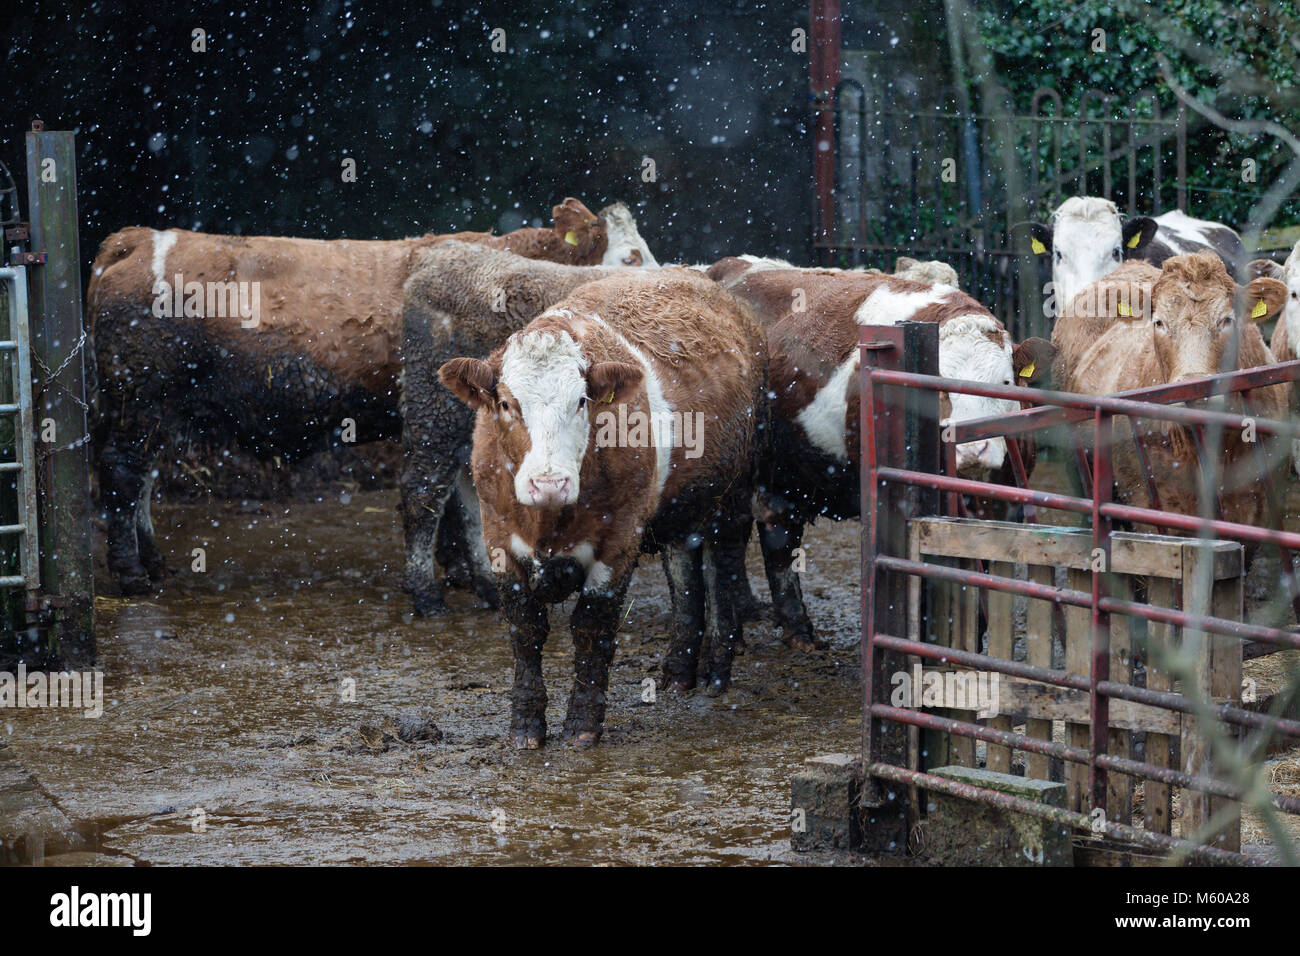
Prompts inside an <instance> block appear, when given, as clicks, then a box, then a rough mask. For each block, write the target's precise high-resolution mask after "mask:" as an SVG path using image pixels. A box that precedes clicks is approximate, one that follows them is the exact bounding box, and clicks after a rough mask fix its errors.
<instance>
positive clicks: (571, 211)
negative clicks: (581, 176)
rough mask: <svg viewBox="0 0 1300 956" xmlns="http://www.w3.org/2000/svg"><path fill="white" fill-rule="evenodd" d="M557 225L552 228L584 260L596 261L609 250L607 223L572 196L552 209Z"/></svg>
mask: <svg viewBox="0 0 1300 956" xmlns="http://www.w3.org/2000/svg"><path fill="white" fill-rule="evenodd" d="M551 216H552V218H553V219H554V222H555V224H554V225H553V226H552V227H551V228H552V229H553V230H554V231H555V232H556V233H557V234H558V235H559V236H560V237H561V238H562V239H563V240H564V241H565V243H566V244H568V245H570V246H574V247H575V249H576V253H577V255H578V256H579V257H580V258H582V259H584V260H585V259H594V258H595V257H599V256H601V255H602V254H603V252H604V250H606V249H607V248H608V245H607V244H608V241H609V232H608V230H607V229H606V227H605V222H604V220H602V219H601V218H600V217H599V216H597V215H596V214H595V213H594V212H592V211H591V210H590V209H588V208H587V207H586V206H584V205H583V204H582V203H580V202H578V200H576V199H574V198H573V197H572V196H570V197H569V198H567V199H565V200H564V202H562V203H560V204H559V205H558V206H552V207H551Z"/></svg>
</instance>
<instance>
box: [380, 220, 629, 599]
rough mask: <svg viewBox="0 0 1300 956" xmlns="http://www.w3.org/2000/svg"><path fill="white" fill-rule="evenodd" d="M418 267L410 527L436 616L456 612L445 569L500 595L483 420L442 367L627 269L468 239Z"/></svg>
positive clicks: (407, 313)
mask: <svg viewBox="0 0 1300 956" xmlns="http://www.w3.org/2000/svg"><path fill="white" fill-rule="evenodd" d="M416 260H417V261H416V265H415V269H414V271H413V272H412V273H411V278H410V279H409V280H408V281H407V283H406V290H405V301H404V302H403V305H402V336H403V338H402V356H403V365H404V369H403V374H402V388H401V415H402V444H403V447H404V450H405V453H406V454H405V456H404V458H403V462H402V523H403V527H404V530H405V534H406V579H405V584H406V589H407V590H408V591H409V592H410V593H411V598H412V600H413V601H414V603H415V611H416V613H417V614H420V615H431V614H443V613H445V612H446V611H447V604H446V601H445V600H444V598H443V587H442V582H441V581H440V580H439V578H438V574H437V564H441V565H442V567H443V570H444V571H446V573H447V578H448V580H449V581H450V582H452V583H454V584H460V585H465V586H468V587H471V588H473V589H474V590H475V591H477V592H478V595H479V597H481V598H482V599H484V600H485V601H487V602H489V603H493V604H494V603H495V602H496V593H497V587H496V578H495V575H493V573H492V570H491V568H490V566H489V563H488V559H487V554H486V552H484V551H483V547H482V545H481V543H480V542H481V539H482V537H483V535H482V528H481V526H480V524H479V509H478V502H477V497H476V496H475V494H474V488H473V484H472V482H471V481H470V479H469V475H468V471H469V454H470V446H471V443H472V440H473V428H474V414H473V412H472V411H471V410H470V409H468V408H466V407H465V405H464V404H463V403H461V402H459V401H457V400H456V398H455V396H453V395H452V394H451V393H450V392H448V391H447V389H446V388H444V387H443V386H442V384H441V382H439V380H438V368H439V366H441V365H442V364H443V363H444V362H448V361H450V360H451V359H453V358H456V357H457V356H463V355H478V356H486V355H488V354H490V353H491V352H492V350H493V349H495V348H496V347H497V346H498V345H500V344H501V343H502V342H504V341H505V340H506V338H507V337H508V336H509V335H510V334H511V333H512V332H517V331H519V330H520V329H522V328H523V327H524V326H525V325H527V324H528V323H529V322H531V321H532V320H533V319H535V318H537V316H538V315H540V314H541V313H542V312H544V311H545V310H546V309H547V308H549V307H550V306H552V305H555V304H556V303H557V302H559V301H560V300H561V299H563V298H564V297H565V296H567V295H568V294H569V293H570V292H572V291H573V290H574V289H576V288H577V287H578V286H580V285H583V284H584V283H587V282H592V281H594V280H596V279H602V278H605V277H608V276H612V275H618V274H619V273H620V272H621V271H622V270H620V269H616V268H607V267H590V266H563V265H558V264H556V263H552V262H535V261H531V260H528V259H521V258H520V257H519V256H516V255H511V254H509V253H506V252H500V251H498V250H495V249H485V248H483V247H482V246H479V245H470V244H467V243H462V242H443V243H439V244H438V245H436V246H433V247H432V248H429V249H425V250H422V251H421V252H420V253H419V254H418V255H417V256H416ZM435 557H436V559H437V563H435Z"/></svg>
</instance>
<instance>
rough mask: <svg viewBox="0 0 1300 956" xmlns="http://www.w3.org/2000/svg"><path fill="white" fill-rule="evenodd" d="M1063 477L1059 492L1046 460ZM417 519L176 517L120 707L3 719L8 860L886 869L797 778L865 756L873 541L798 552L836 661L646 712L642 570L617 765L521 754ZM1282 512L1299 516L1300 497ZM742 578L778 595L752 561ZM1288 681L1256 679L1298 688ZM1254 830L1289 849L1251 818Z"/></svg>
mask: <svg viewBox="0 0 1300 956" xmlns="http://www.w3.org/2000/svg"><path fill="white" fill-rule="evenodd" d="M1044 481H1046V483H1047V485H1048V486H1049V487H1050V486H1052V485H1053V484H1054V482H1053V481H1052V480H1051V476H1050V470H1048V471H1043V470H1042V469H1040V471H1039V472H1036V474H1035V484H1042V483H1043V482H1044ZM349 486H350V487H354V486H351V485H349ZM396 504H397V493H396V492H395V491H392V490H387V491H382V490H381V491H374V490H366V491H362V490H342V489H340V488H339V486H337V485H336V486H335V488H334V490H332V491H331V492H329V494H328V495H327V496H326V497H325V498H324V499H318V500H315V501H311V502H304V501H288V502H286V501H279V502H270V501H268V502H262V503H257V502H244V503H239V502H227V501H218V500H211V499H209V500H200V501H197V502H189V503H174V504H156V505H155V506H154V521H155V524H156V526H157V529H158V533H159V540H160V543H161V544H162V546H163V547H164V549H165V551H166V552H167V553H168V555H169V560H170V564H171V566H172V567H173V568H174V569H177V570H176V573H175V574H174V575H173V576H172V577H171V578H169V579H168V581H167V582H166V583H165V585H164V587H163V588H162V590H161V593H160V594H158V595H157V596H156V597H154V598H151V599H144V600H142V599H123V598H115V597H101V598H100V599H99V600H98V602H97V611H98V630H99V646H100V654H101V660H100V665H101V667H102V669H103V671H104V673H105V674H106V677H105V697H106V701H107V703H106V705H105V712H104V714H103V716H102V717H100V718H98V719H87V718H85V717H82V716H81V715H80V714H75V713H70V712H68V711H58V710H44V711H35V710H5V711H3V712H0V824H3V823H4V822H5V817H6V815H8V816H9V817H10V818H11V819H12V818H13V817H14V816H15V815H16V813H17V811H19V810H21V814H22V817H23V819H24V820H25V821H26V823H25V824H24V826H25V827H26V832H23V829H22V828H18V830H16V831H15V829H14V827H12V826H10V827H9V831H10V832H7V833H6V832H0V843H2V844H6V845H4V846H0V852H2V853H4V854H7V855H0V860H5V861H8V862H17V861H19V859H20V860H24V861H36V860H42V859H43V860H44V861H45V862H46V863H53V864H57V863H89V864H130V863H149V864H176V863H191V864H211V863H229V864H279V863H298V864H311V863H431V864H436V863H465V864H489V863H517V864H523V863H567V864H579V865H582V864H586V865H600V864H700V863H728V864H762V863H805V864H836V863H839V864H844V863H857V864H861V863H871V862H873V861H869V860H865V859H863V858H861V857H858V856H856V855H851V854H835V853H825V854H795V853H793V852H792V851H791V850H790V848H789V810H788V808H789V804H790V791H789V788H790V780H791V777H792V775H793V774H794V773H795V772H796V771H797V770H798V769H799V767H800V765H801V764H802V762H803V760H804V759H805V758H806V757H808V756H811V755H814V754H819V753H830V752H847V751H852V750H854V749H855V746H856V742H857V738H858V733H859V720H858V707H859V702H858V694H859V684H858V668H857V660H856V644H857V639H858V623H859V622H858V600H859V597H858V573H859V571H858V533H859V525H858V524H857V523H856V522H845V523H843V524H840V525H836V524H833V523H829V522H822V523H820V524H818V525H817V526H815V527H814V528H812V529H810V532H809V534H808V536H807V538H806V539H805V543H806V551H807V561H808V567H807V572H806V573H805V575H804V586H805V594H806V596H807V598H808V605H809V610H810V612H811V614H812V617H813V621H814V623H815V625H816V626H817V628H818V630H819V633H820V634H821V635H822V636H823V637H825V638H826V639H827V641H828V648H827V649H826V650H825V651H823V652H819V653H814V654H807V655H802V654H795V653H792V652H790V651H787V650H786V649H785V648H784V646H783V645H782V644H781V643H780V640H779V636H778V632H777V630H776V629H775V628H774V626H773V625H772V624H770V623H769V622H767V621H759V622H755V623H752V624H750V625H749V626H748V627H747V629H746V639H747V643H748V649H747V652H746V653H745V655H744V656H743V657H740V658H738V660H737V666H736V671H735V682H734V685H733V687H732V689H731V690H730V691H729V692H728V693H727V694H726V695H725V696H723V697H721V698H718V699H710V698H708V697H707V696H705V695H704V694H702V693H692V694H689V695H686V696H684V697H665V696H660V697H658V699H657V700H656V701H655V702H653V703H646V702H643V700H642V689H643V685H642V682H643V681H644V679H645V678H647V677H650V678H654V677H657V674H658V668H659V661H660V656H661V654H662V653H663V650H664V647H665V646H666V641H667V629H668V627H669V619H668V615H667V613H666V609H667V605H668V595H667V589H666V585H665V583H664V578H663V574H662V571H661V569H660V568H659V566H658V562H657V559H644V560H643V563H642V567H641V569H640V571H639V572H638V574H637V576H636V579H635V581H634V584H633V587H632V590H631V594H630V597H631V599H632V600H631V605H630V608H629V610H628V614H627V618H626V621H625V623H624V625H623V627H622V630H621V633H620V638H619V647H618V653H617V655H616V658H615V662H614V667H613V671H612V678H611V686H610V706H609V711H608V716H607V730H606V734H605V738H604V740H603V742H602V744H601V746H600V747H598V748H596V749H594V750H584V751H579V750H575V749H572V748H571V747H569V746H568V745H567V744H564V743H563V742H556V743H552V744H551V745H549V746H547V747H546V748H545V749H544V750H542V751H540V752H536V753H516V752H514V751H513V750H511V749H508V748H507V747H506V746H505V744H504V732H505V729H506V726H507V721H508V699H509V698H508V695H509V688H510V680H511V657H510V649H509V645H508V642H507V639H506V636H505V628H504V626H503V625H502V623H501V621H500V618H499V616H498V615H497V614H496V613H495V612H489V611H484V610H480V609H478V608H477V607H476V606H475V604H474V602H473V601H472V600H471V599H470V598H469V597H468V596H467V595H465V594H464V593H462V592H453V593H452V594H451V595H450V597H449V601H450V603H451V605H452V607H453V613H452V614H451V615H449V616H447V617H445V618H441V619H436V620H417V619H414V618H413V617H412V616H411V615H410V611H409V602H408V600H407V597H406V595H405V593H404V592H403V591H402V589H401V565H402V538H401V529H400V524H399V521H398V518H397V513H396ZM1288 512H1289V513H1290V514H1291V515H1297V514H1300V484H1297V483H1296V482H1295V481H1294V480H1292V481H1291V482H1290V483H1289V500H1288ZM1062 518H1063V516H1060V515H1057V516H1055V520H1058V521H1059V520H1062ZM1040 520H1049V521H1050V520H1054V515H1053V513H1051V512H1042V513H1041V517H1040ZM1295 524H1296V522H1295V520H1294V519H1292V520H1290V521H1288V526H1294V525H1295ZM195 548H202V549H204V552H205V557H206V570H204V571H202V572H197V571H194V570H192V562H193V561H194V556H193V549H195ZM749 566H750V574H751V577H752V579H753V581H754V582H755V586H756V590H757V592H758V594H759V595H760V597H762V598H766V588H765V587H764V586H763V583H762V582H763V575H762V568H761V561H760V560H759V557H758V554H757V548H756V547H751V553H750V562H749ZM102 567H103V566H102V561H101V564H100V568H101V570H102ZM1275 581H1276V577H1275V576H1274V577H1272V578H1271V579H1270V578H1269V576H1268V574H1267V573H1265V574H1263V575H1262V576H1261V575H1260V574H1258V573H1257V574H1256V575H1254V579H1253V580H1252V581H1251V582H1250V583H1249V585H1248V591H1249V592H1250V594H1251V599H1250V600H1249V601H1248V604H1249V605H1250V607H1251V613H1250V615H1249V616H1250V617H1251V618H1252V619H1257V620H1258V619H1261V615H1262V616H1264V617H1271V616H1272V615H1273V614H1275V613H1276V611H1277V608H1278V606H1279V603H1281V602H1279V601H1278V594H1279V592H1278V589H1277V587H1276V585H1275V584H1274V582H1275ZM104 590H105V591H108V590H109V588H108V587H107V586H106V587H105V588H104ZM1268 605H1271V610H1269V609H1268V607H1267V606H1268ZM568 610H569V606H568V605H566V606H565V608H564V610H563V611H562V612H560V613H555V614H553V615H552V622H553V630H552V636H551V640H550V641H549V642H548V645H547V648H546V652H545V673H546V677H547V686H548V693H549V695H550V700H551V706H550V708H549V711H548V721H549V722H550V724H551V726H552V727H559V725H560V724H561V722H562V719H563V707H564V703H565V700H566V699H567V695H568V691H569V680H570V674H571V672H572V671H571V655H572V649H571V648H572V645H571V642H570V640H569V636H568V628H567V615H568ZM1266 662H1267V663H1266ZM1281 664H1282V662H1281V661H1280V659H1279V658H1278V657H1274V658H1267V659H1265V660H1264V661H1255V662H1249V663H1248V664H1247V673H1248V674H1250V673H1256V674H1259V675H1260V677H1261V682H1262V684H1263V685H1270V684H1272V683H1281V682H1282V681H1283V680H1284V678H1285V672H1286V668H1285V667H1283V666H1281ZM1291 666H1294V664H1293V663H1292V665H1291ZM1262 667H1266V668H1271V672H1270V674H1271V676H1265V675H1264V674H1263V673H1262V672H1261V668H1262ZM349 682H351V683H349ZM349 686H352V687H354V688H355V699H353V700H349V699H345V697H346V695H347V689H348V687H349ZM1265 772H1266V773H1267V775H1268V777H1269V779H1270V780H1271V781H1272V783H1273V785H1274V786H1275V787H1277V788H1278V789H1281V790H1282V791H1283V792H1288V793H1293V794H1295V795H1300V750H1294V751H1291V752H1286V753H1280V754H1273V755H1271V758H1270V760H1269V763H1268V764H1267V765H1266V767H1265ZM6 801H7V802H6ZM4 829H5V828H4V827H3V826H2V825H0V830H4ZM1297 835H1300V834H1297ZM1243 836H1244V838H1245V840H1246V842H1247V843H1248V844H1254V849H1255V850H1256V851H1258V852H1264V853H1270V850H1269V848H1268V847H1267V846H1261V844H1267V843H1268V842H1270V841H1269V838H1268V835H1267V833H1266V832H1265V830H1264V827H1263V826H1262V824H1261V822H1260V821H1259V820H1258V819H1255V818H1254V817H1253V816H1251V815H1248V819H1247V821H1246V827H1245V828H1244V833H1243ZM15 838H17V839H18V845H17V847H15V846H14V844H13V840H14V839H15ZM15 856H17V857H18V859H15ZM878 862H884V863H888V864H892V863H896V862H899V861H897V860H892V859H891V860H886V861H878Z"/></svg>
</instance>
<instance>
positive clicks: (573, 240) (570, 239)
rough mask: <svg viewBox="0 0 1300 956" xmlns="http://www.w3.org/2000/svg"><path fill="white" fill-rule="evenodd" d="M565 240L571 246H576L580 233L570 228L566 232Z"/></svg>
mask: <svg viewBox="0 0 1300 956" xmlns="http://www.w3.org/2000/svg"><path fill="white" fill-rule="evenodd" d="M564 241H565V242H567V243H568V244H569V245H571V246H576V245H577V244H578V234H577V233H576V232H574V231H573V230H572V229H570V230H569V231H568V232H566V233H565V234H564Z"/></svg>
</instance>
